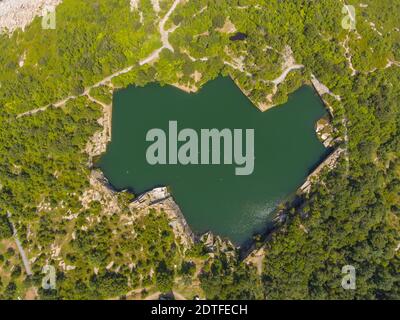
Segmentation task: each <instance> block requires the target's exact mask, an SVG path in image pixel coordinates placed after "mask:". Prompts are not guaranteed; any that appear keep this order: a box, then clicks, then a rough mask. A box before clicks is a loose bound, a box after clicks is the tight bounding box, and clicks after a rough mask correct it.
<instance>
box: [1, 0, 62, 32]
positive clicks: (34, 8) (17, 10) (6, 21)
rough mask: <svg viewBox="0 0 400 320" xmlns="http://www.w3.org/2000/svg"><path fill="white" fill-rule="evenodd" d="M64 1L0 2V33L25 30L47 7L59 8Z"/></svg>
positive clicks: (13, 0)
mask: <svg viewBox="0 0 400 320" xmlns="http://www.w3.org/2000/svg"><path fill="white" fill-rule="evenodd" d="M61 1H62V0H0V33H4V32H10V33H11V32H13V31H14V30H15V29H17V28H22V29H23V30H24V28H25V27H26V26H27V25H28V24H29V23H30V22H32V20H33V19H34V18H35V16H41V15H42V10H43V8H44V7H45V6H57V5H58V4H59V3H61Z"/></svg>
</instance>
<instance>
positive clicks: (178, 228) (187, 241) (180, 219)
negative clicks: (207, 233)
mask: <svg viewBox="0 0 400 320" xmlns="http://www.w3.org/2000/svg"><path fill="white" fill-rule="evenodd" d="M129 208H130V209H131V210H140V211H141V212H143V213H144V214H146V213H148V212H149V211H150V210H152V209H154V210H157V211H163V212H165V214H166V215H167V217H168V219H169V221H170V226H171V228H172V230H173V232H174V234H175V236H176V237H177V238H178V239H179V240H180V242H181V244H182V245H184V247H185V248H189V247H191V246H192V245H193V244H194V242H195V235H194V233H193V232H192V230H191V229H190V227H189V225H188V223H187V222H186V219H185V217H184V216H183V214H182V212H181V210H180V208H179V207H178V205H177V204H176V203H175V201H174V199H173V198H172V196H171V194H170V193H169V191H168V188H167V187H160V188H155V189H153V190H151V191H149V192H146V193H143V194H141V195H140V196H138V197H137V198H136V199H135V200H134V201H133V202H132V203H131V204H130V205H129Z"/></svg>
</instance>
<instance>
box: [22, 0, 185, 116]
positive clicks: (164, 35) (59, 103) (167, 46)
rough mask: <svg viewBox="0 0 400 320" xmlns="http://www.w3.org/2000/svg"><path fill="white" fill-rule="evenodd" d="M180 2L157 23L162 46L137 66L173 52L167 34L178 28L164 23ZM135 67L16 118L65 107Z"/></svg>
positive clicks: (176, 1) (177, 0)
mask: <svg viewBox="0 0 400 320" xmlns="http://www.w3.org/2000/svg"><path fill="white" fill-rule="evenodd" d="M182 1H183V0H175V1H174V3H173V4H172V6H171V8H170V9H169V10H168V12H167V13H166V15H165V16H164V17H163V18H162V19H161V21H160V23H159V32H160V35H161V41H162V44H163V45H162V46H161V47H160V48H158V49H156V50H154V51H153V52H152V53H151V54H150V55H149V56H147V57H146V58H144V59H142V60H140V61H139V65H140V66H143V65H145V64H148V63H151V62H152V61H154V60H156V59H158V57H159V55H160V52H161V51H162V50H163V49H168V50H170V51H172V52H174V48H173V47H172V46H171V44H170V43H169V34H170V33H172V32H174V31H175V29H176V28H178V27H179V26H174V27H172V28H170V29H168V30H165V23H166V22H167V21H168V19H169V17H170V16H171V14H172V13H173V12H174V10H175V9H176V7H177V6H178V4H179V3H181V2H182ZM135 66H136V64H135V65H132V66H129V67H126V68H124V69H122V70H119V71H117V72H115V73H113V74H111V75H109V76H107V77H105V78H104V79H102V80H100V81H99V82H97V83H95V84H93V85H92V86H90V87H87V88H85V91H84V92H83V93H82V94H80V95H79V96H74V95H70V96H68V97H66V98H64V99H62V100H59V101H57V102H54V103H49V104H48V105H45V106H42V107H40V108H36V109H33V110H29V111H26V112H23V113H20V114H18V115H17V116H16V118H17V119H19V118H21V117H26V116H30V115H34V114H36V113H38V112H42V111H45V110H47V108H49V107H51V106H53V107H55V108H58V107H61V106H63V105H65V104H66V103H67V102H68V101H69V100H72V99H76V98H77V97H81V96H88V95H89V92H90V90H91V89H93V88H96V87H99V86H101V85H106V84H109V83H110V82H111V81H112V79H113V78H115V77H118V76H120V75H122V74H125V73H128V72H129V71H131V70H132V69H133V68H134V67H135Z"/></svg>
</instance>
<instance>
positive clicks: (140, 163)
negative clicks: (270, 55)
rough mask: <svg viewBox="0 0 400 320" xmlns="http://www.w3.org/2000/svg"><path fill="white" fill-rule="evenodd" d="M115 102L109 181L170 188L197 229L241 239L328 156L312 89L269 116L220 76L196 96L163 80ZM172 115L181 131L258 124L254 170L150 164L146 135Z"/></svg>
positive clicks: (106, 159) (121, 94)
mask: <svg viewBox="0 0 400 320" xmlns="http://www.w3.org/2000/svg"><path fill="white" fill-rule="evenodd" d="M113 105H114V107H113V119H112V142H111V143H110V144H109V145H108V148H107V152H106V154H105V155H104V156H103V157H102V159H101V160H100V163H99V165H100V167H101V168H102V170H103V172H104V173H105V175H106V177H107V178H108V179H109V181H110V183H111V184H112V185H113V186H114V187H116V188H117V189H125V188H130V189H132V190H134V192H135V193H136V194H138V193H142V192H144V191H148V190H150V189H152V188H154V187H155V186H163V185H168V186H170V187H171V190H172V193H173V196H174V198H175V200H176V202H177V203H178V204H179V206H180V207H181V209H182V212H183V214H184V215H185V217H186V219H187V221H188V223H189V225H190V226H191V228H192V229H193V231H194V232H196V233H202V232H205V231H208V230H212V231H214V232H215V233H217V234H219V235H222V236H226V237H228V238H229V239H231V240H232V241H233V242H235V243H236V244H241V243H243V242H244V241H246V240H248V239H250V238H251V236H252V235H253V233H254V232H255V231H257V230H262V229H263V226H265V225H266V223H267V222H268V221H270V219H271V213H272V212H273V210H274V209H275V207H276V205H277V204H278V203H279V202H281V201H283V200H284V199H285V198H286V197H287V196H288V195H289V194H291V193H293V192H294V191H295V190H296V189H297V188H298V187H299V186H300V185H301V184H302V183H303V181H304V180H305V178H306V176H307V175H308V173H309V172H310V170H311V169H312V168H313V167H314V166H315V165H316V164H317V163H318V162H319V161H320V160H321V159H322V158H323V157H324V155H325V154H326V149H325V148H324V146H323V145H322V143H321V142H320V141H319V140H318V138H317V136H316V133H315V130H314V125H315V122H316V121H317V120H318V119H319V118H321V117H322V116H324V115H325V108H324V106H323V104H322V102H321V101H320V99H319V97H318V96H317V95H316V94H315V93H314V91H313V89H312V88H311V87H308V86H304V87H302V88H300V89H299V90H298V91H296V92H295V93H294V94H292V95H291V96H290V98H289V101H288V103H286V104H285V105H283V106H280V107H277V108H273V109H271V110H269V111H267V112H264V113H262V112H260V111H258V109H256V108H255V107H254V106H253V105H252V103H251V102H250V101H249V100H248V99H247V98H246V97H245V96H244V95H243V94H242V92H241V91H240V90H239V89H238V88H237V87H236V85H235V84H234V83H233V81H232V80H231V79H230V78H222V77H220V78H218V79H216V80H214V81H211V82H209V83H207V84H206V85H205V86H204V87H203V88H202V89H201V91H200V92H198V93H196V94H187V93H185V92H183V91H181V90H179V89H176V88H174V87H171V86H164V87H161V86H159V85H158V84H150V85H147V86H146V87H144V88H139V87H128V88H126V89H124V90H120V91H118V92H116V93H115V94H114V104H113ZM173 120H176V121H177V122H178V130H181V129H184V128H193V129H195V130H196V131H197V132H200V129H203V128H204V129H212V128H217V129H220V130H221V129H224V128H231V129H255V143H254V150H255V151H254V154H255V162H254V172H253V174H251V175H248V176H236V175H235V169H234V168H235V167H236V165H235V164H233V165H227V164H221V165H187V166H183V165H179V164H178V165H155V166H151V165H149V164H148V163H147V161H146V150H147V148H148V146H149V145H150V144H151V142H147V141H146V133H147V132H148V130H150V129H152V128H162V129H164V131H165V132H167V133H168V123H169V121H173ZM178 146H179V145H178Z"/></svg>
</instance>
